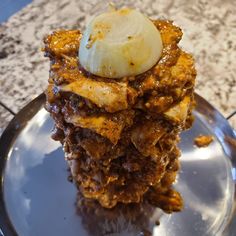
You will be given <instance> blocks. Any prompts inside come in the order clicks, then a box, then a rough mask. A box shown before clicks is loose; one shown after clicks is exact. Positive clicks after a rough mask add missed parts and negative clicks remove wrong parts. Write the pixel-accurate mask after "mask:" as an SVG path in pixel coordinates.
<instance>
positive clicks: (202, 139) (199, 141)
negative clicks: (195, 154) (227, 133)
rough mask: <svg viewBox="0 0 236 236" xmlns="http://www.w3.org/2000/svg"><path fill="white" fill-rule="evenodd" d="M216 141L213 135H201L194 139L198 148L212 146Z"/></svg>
mask: <svg viewBox="0 0 236 236" xmlns="http://www.w3.org/2000/svg"><path fill="white" fill-rule="evenodd" d="M213 140H214V137H213V136H212V135H199V136H197V137H196V138H195V139H194V143H195V144H196V145H197V146H198V147H207V146H208V145H210V144H211V143H212V142H213Z"/></svg>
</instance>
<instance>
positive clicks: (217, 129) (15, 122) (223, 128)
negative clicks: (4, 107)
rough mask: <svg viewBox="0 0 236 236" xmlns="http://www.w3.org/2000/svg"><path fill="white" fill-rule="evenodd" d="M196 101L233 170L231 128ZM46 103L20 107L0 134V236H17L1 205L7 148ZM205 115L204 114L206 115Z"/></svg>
mask: <svg viewBox="0 0 236 236" xmlns="http://www.w3.org/2000/svg"><path fill="white" fill-rule="evenodd" d="M194 96H195V100H196V108H195V110H196V111H198V112H199V113H201V114H202V115H203V118H204V119H205V120H206V121H208V122H207V124H208V125H209V126H210V127H211V128H212V129H213V131H214V132H213V133H214V134H215V135H216V137H217V138H218V140H219V142H220V144H221V145H222V147H223V150H224V152H225V154H226V155H227V156H228V158H229V159H230V161H231V163H232V166H233V167H234V168H236V147H235V146H233V145H232V144H231V143H230V142H227V141H225V137H226V136H228V137H230V138H233V139H235V138H236V136H235V134H234V131H233V128H232V127H231V126H230V124H229V123H228V121H227V120H226V118H225V117H224V116H223V115H222V114H221V113H220V112H219V111H218V110H217V109H216V108H215V107H214V106H212V105H211V104H210V103H209V102H208V101H206V100H205V99H204V98H203V97H201V96H200V95H198V94H197V93H195V94H194ZM45 101H46V96H45V94H44V93H41V94H40V95H39V96H38V97H36V98H35V99H33V100H32V101H31V102H30V103H28V104H27V105H26V106H24V107H23V109H21V110H20V111H19V112H18V113H17V114H16V115H15V116H14V117H13V119H12V120H11V121H10V122H9V124H8V126H7V127H6V129H5V130H4V131H3V133H2V135H1V137H0V177H1V182H0V213H1V217H0V235H1V236H17V235H18V234H17V233H16V231H15V228H14V226H13V224H12V223H11V220H10V218H9V216H8V214H7V209H6V206H5V202H4V191H3V185H4V178H3V176H4V171H5V165H6V162H7V158H8V154H9V151H10V149H11V146H12V145H13V144H14V141H15V140H16V138H17V137H18V135H19V133H20V132H21V131H22V129H24V127H25V126H26V125H27V123H28V121H29V120H30V119H31V118H33V117H34V115H35V114H36V113H37V112H38V111H39V110H40V109H41V108H42V107H43V105H44V103H45ZM206 111H207V112H206ZM235 206H236V196H235V197H234V208H235ZM235 217H236V213H235V211H234V212H233V213H232V217H231V221H232V219H234V218H235ZM231 221H230V220H229V223H228V225H227V226H226V228H225V230H227V228H228V227H230V222H231Z"/></svg>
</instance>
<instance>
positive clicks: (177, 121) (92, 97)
mask: <svg viewBox="0 0 236 236" xmlns="http://www.w3.org/2000/svg"><path fill="white" fill-rule="evenodd" d="M181 37H182V32H181V29H180V28H178V27H176V26H174V25H173V24H172V22H170V21H165V20H152V21H151V20H149V19H148V18H146V17H145V16H144V15H142V14H141V13H140V12H138V11H136V10H131V9H126V8H124V9H120V10H112V11H110V12H108V13H104V14H101V15H99V16H97V17H95V18H94V20H93V21H92V22H91V23H90V24H89V25H88V27H87V29H86V31H85V32H84V34H83V35H82V34H81V32H80V31H79V30H60V31H56V32H54V33H52V34H51V35H48V36H47V37H46V38H45V40H44V42H45V49H44V50H45V55H46V56H47V57H49V58H50V61H51V64H50V77H49V85H48V88H47V91H46V95H47V102H46V109H47V110H48V111H49V112H50V114H51V116H52V118H53V119H54V121H55V128H54V130H53V135H52V137H53V138H54V139H55V140H59V141H60V142H61V143H62V144H63V148H64V152H65V158H66V160H67V161H68V163H69V167H70V170H71V174H72V177H73V180H74V182H75V183H76V184H77V186H78V188H79V190H80V191H81V192H82V194H83V195H84V196H85V197H87V198H92V199H96V200H98V201H99V202H100V204H101V205H102V206H104V207H106V208H112V207H114V206H115V205H116V204H117V203H118V202H121V203H130V202H136V203H137V202H140V201H141V200H142V199H143V198H144V197H145V198H147V199H149V200H150V201H151V202H152V203H155V204H156V205H158V206H160V207H162V208H163V209H164V210H166V211H173V210H179V209H180V208H181V205H182V201H181V197H180V196H179V195H178V194H177V193H175V192H173V191H172V190H170V187H171V184H172V183H173V182H174V181H175V179H176V174H177V171H178V169H179V160H178V158H179V156H180V151H179V149H178V147H177V144H178V142H179V134H180V132H181V131H182V130H184V129H187V128H189V127H190V126H191V124H192V120H193V119H192V113H191V112H192V109H193V106H194V98H193V89H194V82H195V77H196V71H195V68H194V61H193V58H192V56H191V55H190V54H187V53H186V52H184V51H183V50H181V49H180V48H179V46H178V42H179V41H180V39H181ZM167 203H171V204H172V206H170V204H167Z"/></svg>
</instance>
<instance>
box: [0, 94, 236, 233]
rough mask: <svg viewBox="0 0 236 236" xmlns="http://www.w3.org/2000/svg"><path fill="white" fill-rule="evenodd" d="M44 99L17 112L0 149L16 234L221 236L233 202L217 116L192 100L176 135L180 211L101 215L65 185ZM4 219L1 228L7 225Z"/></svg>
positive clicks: (146, 209) (142, 209) (132, 209)
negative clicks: (203, 143)
mask: <svg viewBox="0 0 236 236" xmlns="http://www.w3.org/2000/svg"><path fill="white" fill-rule="evenodd" d="M43 100H44V99H43V97H42V96H41V97H40V98H38V101H37V100H36V101H34V104H32V103H31V104H30V105H28V106H27V107H26V108H25V109H24V111H22V112H20V114H19V115H18V116H17V117H16V118H15V120H14V121H12V123H11V124H10V126H9V128H8V129H7V130H6V131H5V133H4V134H3V137H2V138H1V143H0V144H1V149H2V150H1V155H3V154H4V157H6V159H4V158H3V157H2V159H1V161H2V162H4V163H5V164H6V165H5V171H4V173H2V175H3V178H4V182H3V186H2V188H3V190H4V193H3V196H2V197H3V198H4V203H5V207H6V211H7V214H8V217H9V220H10V221H11V224H12V225H13V227H14V228H15V231H16V232H17V233H18V235H20V236H32V235H35V236H37V235H40V236H41V235H44V236H47V235H57V236H62V235H63V236H64V235H70V236H78V235H80V236H89V235H93V236H96V235H127V236H128V235H150V233H153V235H167V236H172V235H175V236H178V235H181V236H189V235H195V236H197V235H199V236H200V235H201V236H202V235H220V234H221V233H222V231H223V230H224V228H225V227H226V225H227V224H228V221H229V217H230V214H231V210H232V208H233V200H234V199H233V195H234V183H233V179H232V174H231V170H234V169H233V168H232V166H231V163H230V161H229V158H228V157H227V156H226V154H225V152H228V154H230V147H229V146H227V145H226V144H224V143H223V142H222V140H223V138H224V135H225V134H227V135H232V134H231V133H230V132H231V129H230V128H229V127H228V126H227V123H225V122H226V121H225V120H222V121H221V125H223V124H224V125H225V128H224V127H223V126H222V127H219V126H218V125H217V122H218V121H219V113H217V112H216V111H214V110H212V109H213V108H212V107H211V106H209V105H208V104H207V103H206V102H205V101H204V100H203V99H202V98H200V97H198V96H197V101H198V104H199V103H200V102H201V106H198V108H197V110H196V112H195V117H196V121H195V124H194V126H193V128H192V129H191V130H189V131H187V132H184V133H183V134H182V141H181V143H180V146H181V149H182V152H183V154H182V157H181V165H182V169H181V171H180V173H179V177H178V181H177V183H176V185H175V188H176V189H177V190H178V191H179V192H180V193H181V195H182V197H183V199H184V202H185V207H184V210H183V211H182V212H180V213H173V214H171V215H168V214H165V213H163V212H162V211H161V210H160V209H156V208H153V207H151V206H149V205H147V204H145V203H143V204H134V205H131V206H128V207H124V206H119V207H117V208H115V209H113V210H106V209H103V208H101V207H100V206H99V205H97V204H96V203H94V202H92V201H88V200H86V199H83V198H82V197H81V196H80V197H78V194H77V190H76V188H75V186H74V185H73V184H72V183H70V182H69V181H68V180H67V177H68V172H67V166H66V163H65V161H64V157H63V152H62V149H61V146H60V144H59V143H57V142H55V141H53V140H51V138H50V130H51V128H52V126H53V122H52V120H51V119H50V117H49V115H48V113H47V112H46V111H45V110H44V109H43V108H42V104H43ZM35 103H37V106H36V105H35ZM204 109H205V110H204ZM206 109H207V110H206ZM210 111H211V112H210ZM213 111H214V112H213ZM34 113H36V115H34V116H33V114H34ZM22 117H24V118H22ZM217 117H218V118H217ZM216 118H217V119H216ZM220 118H221V119H223V118H222V117H220ZM214 119H215V120H214ZM209 120H212V123H211V122H209ZM26 121H28V122H27V123H25V122H26ZM222 122H224V123H222ZM16 124H17V125H18V128H17V127H16ZM21 125H22V127H21ZM17 130H18V131H17ZM10 131H11V132H10ZM12 131H14V133H12ZM199 134H206V135H208V134H209V135H214V137H215V139H214V142H213V143H212V144H210V145H209V147H207V148H196V147H194V146H193V140H194V138H195V137H196V136H197V135H199ZM7 137H8V138H7ZM9 137H10V138H9ZM13 140H14V141H13ZM3 144H4V146H3ZM222 145H223V146H222ZM224 145H226V146H224ZM1 200H2V199H1ZM6 218H7V216H5V218H4V219H3V220H2V222H6V220H7V219H6ZM4 220H5V221H4ZM157 221H160V225H157ZM2 222H0V223H2ZM1 227H2V229H3V232H10V231H11V229H10V226H9V225H6V224H4V225H1ZM141 233H142V234H141ZM6 235H7V236H8V234H6ZM12 235H14V234H12Z"/></svg>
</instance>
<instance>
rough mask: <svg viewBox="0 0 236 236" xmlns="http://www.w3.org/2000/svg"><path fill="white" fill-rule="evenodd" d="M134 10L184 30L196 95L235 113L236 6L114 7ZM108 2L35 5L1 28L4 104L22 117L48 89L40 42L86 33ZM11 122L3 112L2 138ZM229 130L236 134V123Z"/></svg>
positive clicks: (216, 2) (171, 1)
mask: <svg viewBox="0 0 236 236" xmlns="http://www.w3.org/2000/svg"><path fill="white" fill-rule="evenodd" d="M113 2H114V3H115V4H117V6H120V5H121V4H122V3H124V2H125V5H128V6H135V7H137V8H139V9H141V11H143V12H145V13H146V14H147V15H149V16H150V17H153V18H166V19H171V20H173V21H174V22H175V24H177V25H178V26H180V27H181V28H182V29H183V32H184V36H183V39H182V41H181V47H182V48H183V49H185V50H186V51H189V52H191V53H192V54H193V55H194V57H195V59H196V67H197V71H198V76H197V83H196V91H197V93H199V94H200V95H201V96H203V97H204V98H205V99H207V100H208V101H209V102H210V103H212V105H213V106H215V107H216V108H217V109H218V110H219V111H220V112H221V113H222V114H223V115H224V116H228V115H229V114H230V113H231V112H233V111H234V110H236V65H235V62H236V15H235V12H236V3H235V1H232V0H224V1H222V0H212V1H207V0H200V1H194V0H165V1H164V0H163V1H153V0H146V1H141V0H131V1H118V0H117V1H113ZM105 3H108V1H107V2H106V1H95V0H90V1H76V0H50V1H48V0H35V1H33V2H32V3H31V4H30V5H28V6H27V7H25V8H24V9H22V10H21V11H20V12H18V13H17V14H15V15H14V16H12V17H11V18H10V19H9V20H8V21H7V22H6V23H4V24H2V25H0V101H1V102H3V103H4V104H6V105H7V106H8V107H9V108H11V109H12V110H13V111H14V112H18V111H19V110H20V109H21V108H22V107H23V106H24V105H25V104H27V103H28V102H29V101H30V100H32V99H34V98H35V97H37V96H38V95H39V94H40V93H42V92H43V91H44V89H45V88H46V85H47V79H48V69H49V62H48V60H47V59H46V58H44V57H43V53H42V52H41V51H40V49H41V47H42V38H43V36H45V35H46V34H48V33H49V32H51V31H52V30H54V29H58V28H67V29H71V28H79V29H81V28H82V29H83V28H84V25H85V24H86V23H87V22H88V21H89V19H90V17H91V15H94V14H97V12H99V11H101V10H103V9H105V8H106V5H107V4H105ZM12 117H13V116H12V115H11V114H10V113H9V112H7V111H6V110H5V109H4V108H2V107H0V133H1V131H2V130H3V128H4V127H5V126H6V125H7V123H8V122H9V120H10V119H11V118H12ZM230 122H231V125H232V126H233V127H234V128H235V129H236V118H233V119H232V120H231V121H230Z"/></svg>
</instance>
